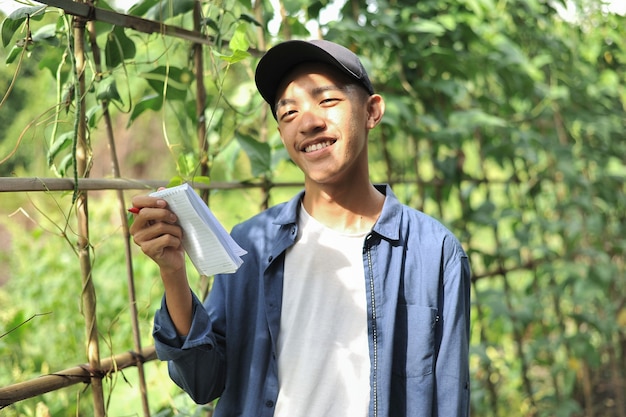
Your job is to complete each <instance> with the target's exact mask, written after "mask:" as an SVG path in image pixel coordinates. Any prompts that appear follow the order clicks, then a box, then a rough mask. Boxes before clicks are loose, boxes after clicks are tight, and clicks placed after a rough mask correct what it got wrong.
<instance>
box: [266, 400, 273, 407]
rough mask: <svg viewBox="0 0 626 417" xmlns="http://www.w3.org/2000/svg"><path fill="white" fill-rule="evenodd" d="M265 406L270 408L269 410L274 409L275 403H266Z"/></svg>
mask: <svg viewBox="0 0 626 417" xmlns="http://www.w3.org/2000/svg"><path fill="white" fill-rule="evenodd" d="M265 406H266V407H269V408H272V407H274V401H272V400H267V401H265Z"/></svg>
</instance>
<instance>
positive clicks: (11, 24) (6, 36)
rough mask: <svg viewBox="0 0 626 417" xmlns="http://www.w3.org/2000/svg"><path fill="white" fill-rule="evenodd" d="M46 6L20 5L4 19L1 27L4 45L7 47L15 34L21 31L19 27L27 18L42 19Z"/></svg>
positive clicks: (0, 31)
mask: <svg viewBox="0 0 626 417" xmlns="http://www.w3.org/2000/svg"><path fill="white" fill-rule="evenodd" d="M45 8H46V6H32V7H20V8H19V9H17V10H15V11H14V12H13V13H11V14H10V15H9V16H8V17H7V18H6V19H4V20H3V21H2V27H0V34H1V36H2V46H4V47H7V46H8V45H9V43H10V42H11V39H13V36H14V35H15V34H16V33H19V32H20V31H19V30H18V29H19V27H20V26H21V25H22V24H23V23H24V22H25V21H26V19H29V18H30V20H41V18H42V17H43V11H44V10H45ZM24 35H25V33H24Z"/></svg>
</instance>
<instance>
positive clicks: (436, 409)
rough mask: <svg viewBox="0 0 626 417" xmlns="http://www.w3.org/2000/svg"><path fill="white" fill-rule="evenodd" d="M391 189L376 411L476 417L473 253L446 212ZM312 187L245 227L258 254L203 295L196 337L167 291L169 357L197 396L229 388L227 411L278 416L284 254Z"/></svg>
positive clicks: (165, 350) (372, 412) (373, 246)
mask: <svg viewBox="0 0 626 417" xmlns="http://www.w3.org/2000/svg"><path fill="white" fill-rule="evenodd" d="M379 190H380V191H381V192H383V193H384V194H385V195H386V198H385V203H384V206H383V210H382V213H381V216H380V218H379V219H378V221H377V223H376V224H375V225H374V227H373V229H372V232H371V233H369V235H368V236H367V237H366V239H365V244H364V249H363V265H364V268H365V276H364V285H365V286H366V292H367V300H366V304H367V312H368V333H369V347H370V361H371V375H370V387H371V397H370V406H369V416H370V417H383V416H384V417H418V416H439V417H452V416H454V417H457V416H467V415H468V414H469V365H468V345H469V309H470V300H469V299H470V296H469V293H470V273H469V263H468V259H467V256H466V254H465V252H464V251H463V249H462V247H461V245H460V244H459V242H458V240H457V239H456V238H455V237H454V236H453V235H452V234H451V233H450V232H449V231H448V230H447V229H446V228H445V227H443V226H442V225H441V224H440V223H439V222H437V221H436V220H434V219H432V218H431V217H428V216H426V215H425V214H423V213H421V212H419V211H417V210H414V209H411V208H409V207H407V206H405V205H402V204H400V202H399V201H398V200H397V198H396V197H395V196H394V194H393V192H392V191H391V189H390V188H389V187H388V186H387V187H385V186H382V187H379ZM301 198H302V193H300V194H299V195H297V196H295V197H294V198H293V199H292V200H290V201H289V202H287V203H283V204H280V205H277V206H275V207H272V208H270V209H268V210H266V211H265V212H263V213H260V214H258V215H256V216H255V217H253V218H251V219H250V220H248V221H246V222H244V223H242V224H240V225H238V226H236V227H235V228H234V229H233V231H232V236H233V238H234V239H235V240H236V241H237V242H238V243H239V244H240V245H241V246H242V247H243V248H244V249H245V250H247V251H248V254H247V255H245V256H244V263H243V265H242V266H241V267H240V268H239V270H238V271H237V272H236V273H235V274H229V275H218V276H216V277H215V281H214V284H213V288H212V290H211V293H210V295H209V297H208V298H207V300H206V303H205V305H204V306H203V305H202V303H201V301H200V300H199V299H198V298H197V297H195V296H194V309H193V311H194V313H193V322H192V327H191V330H190V332H189V334H188V335H187V336H186V337H180V336H178V335H177V334H176V331H175V329H174V326H173V324H172V322H171V319H170V317H169V315H168V313H167V309H166V307H165V303H164V302H163V304H162V307H161V309H160V310H158V311H157V313H156V316H155V324H154V333H153V334H154V339H155V345H156V349H157V354H158V357H159V358H160V359H161V360H167V361H169V364H168V366H169V371H170V376H171V377H172V379H173V380H174V382H176V384H178V385H179V386H180V387H182V388H183V389H184V390H185V391H186V392H187V393H188V394H189V395H190V396H191V397H192V398H193V399H194V400H195V401H196V402H198V403H206V402H209V401H211V400H213V399H215V398H217V397H219V398H220V400H219V401H218V403H217V408H216V410H215V414H214V415H215V417H235V416H244V417H252V416H258V417H271V416H273V413H274V405H275V404H276V399H277V397H278V366H277V358H276V344H277V337H278V330H279V327H280V313H281V301H282V285H283V265H284V257H285V251H286V249H287V248H288V247H290V246H291V245H293V243H294V239H295V237H296V235H297V213H298V209H299V204H300V200H301ZM331 417H339V416H331ZM346 417H352V416H346Z"/></svg>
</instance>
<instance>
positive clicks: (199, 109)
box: [191, 0, 210, 299]
mask: <svg viewBox="0 0 626 417" xmlns="http://www.w3.org/2000/svg"><path fill="white" fill-rule="evenodd" d="M193 28H194V30H195V31H196V32H198V33H201V32H202V2H201V0H196V1H195V2H194V5H193ZM191 49H192V51H193V64H194V70H195V75H196V120H197V121H196V135H197V137H198V138H197V139H198V155H199V156H200V175H201V176H203V177H208V176H209V175H210V170H209V141H208V140H207V136H206V116H205V114H204V113H205V110H206V89H205V87H204V56H203V52H204V51H203V48H202V44H200V43H194V44H193V45H192V46H191ZM200 197H201V198H202V200H204V202H205V203H206V204H207V205H208V204H209V190H208V189H203V190H202V191H201V193H200ZM209 286H210V283H209V277H207V276H204V275H202V276H201V277H200V292H201V294H202V299H204V298H206V297H207V295H208V294H209Z"/></svg>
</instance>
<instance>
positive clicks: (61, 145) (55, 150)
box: [47, 132, 74, 166]
mask: <svg viewBox="0 0 626 417" xmlns="http://www.w3.org/2000/svg"><path fill="white" fill-rule="evenodd" d="M73 141H74V132H65V133H63V134H61V135H59V136H58V137H57V138H56V140H55V141H54V142H53V143H52V146H50V149H49V150H48V156H47V158H48V165H49V166H52V164H53V161H54V158H56V157H57V156H58V155H59V153H60V152H61V151H62V150H64V149H66V148H68V147H69V146H70V145H71V144H72V143H73Z"/></svg>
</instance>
